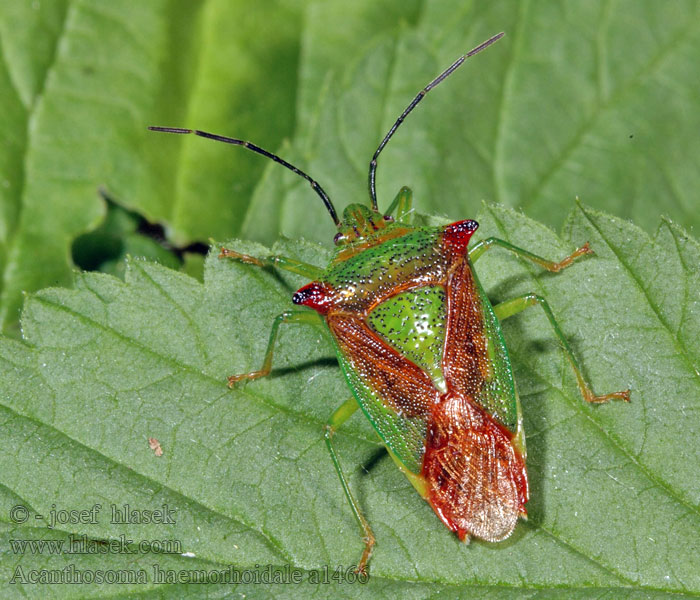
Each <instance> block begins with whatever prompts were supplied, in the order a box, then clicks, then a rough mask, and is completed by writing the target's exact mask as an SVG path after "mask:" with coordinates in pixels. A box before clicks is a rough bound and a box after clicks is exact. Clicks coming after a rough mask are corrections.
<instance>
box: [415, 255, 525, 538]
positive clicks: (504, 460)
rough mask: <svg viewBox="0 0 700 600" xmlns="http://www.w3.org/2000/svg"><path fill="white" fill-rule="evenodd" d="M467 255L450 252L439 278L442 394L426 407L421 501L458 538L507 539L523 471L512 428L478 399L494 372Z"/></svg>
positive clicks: (519, 505) (521, 506) (519, 510)
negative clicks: (443, 312)
mask: <svg viewBox="0 0 700 600" xmlns="http://www.w3.org/2000/svg"><path fill="white" fill-rule="evenodd" d="M477 285H478V284H477V282H476V281H475V279H474V277H473V274H472V271H471V267H470V265H469V262H468V261H467V260H466V258H465V257H464V255H463V256H461V257H458V256H455V257H454V263H453V265H451V267H450V275H449V276H448V281H447V284H446V293H447V332H446V338H445V349H444V357H443V373H444V375H445V381H446V384H447V390H448V392H447V394H445V395H443V396H441V397H440V400H439V402H438V403H437V404H435V405H434V406H433V408H432V416H431V419H430V427H429V430H428V437H427V440H426V452H425V458H424V461H423V470H422V473H421V474H422V475H423V477H424V478H425V479H426V481H427V482H428V484H429V486H430V492H429V495H428V501H429V502H430V504H431V505H432V506H433V508H434V509H435V512H436V513H437V514H438V516H439V517H440V518H441V519H442V521H443V522H444V523H445V525H447V527H449V528H450V529H452V530H453V531H454V532H456V533H457V534H458V535H459V537H460V538H461V539H464V538H465V537H466V536H467V535H473V536H476V537H478V538H481V539H484V540H487V541H491V542H496V541H500V540H503V539H505V538H507V537H508V536H509V535H510V534H511V533H512V531H513V529H514V528H515V524H516V522H517V520H518V516H519V515H520V514H523V513H524V512H525V503H526V502H527V496H528V491H527V474H526V472H525V463H524V460H523V458H522V457H521V456H520V453H519V452H518V450H517V449H516V448H515V447H514V446H513V443H512V440H513V437H514V435H515V433H516V432H515V431H509V430H508V429H507V428H506V427H505V426H504V425H502V424H501V423H499V422H497V421H496V419H495V418H494V417H493V416H492V415H491V414H490V413H488V412H487V411H486V410H485V409H484V408H483V407H482V406H481V404H480V403H479V401H478V400H477V399H480V398H482V397H483V394H484V389H485V388H486V387H487V386H489V385H490V383H489V382H490V381H491V380H492V379H493V373H492V368H493V365H492V359H491V357H490V353H489V348H488V346H489V343H493V342H492V340H491V339H490V338H489V336H488V334H487V333H486V331H485V328H484V316H483V315H484V306H483V303H482V299H481V294H480V293H479V289H478V287H477Z"/></svg>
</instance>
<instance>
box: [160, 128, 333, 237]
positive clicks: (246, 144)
mask: <svg viewBox="0 0 700 600" xmlns="http://www.w3.org/2000/svg"><path fill="white" fill-rule="evenodd" d="M149 129H150V130H151V131H160V132H163V133H193V134H194V135H198V136H200V137H203V138H208V139H210V140H215V141H217V142H224V143H225V144H234V145H236V146H243V147H244V148H248V150H252V151H253V152H257V153H258V154H262V155H263V156H266V157H267V158H271V159H272V160H274V161H275V162H276V163H279V164H281V165H282V166H283V167H287V168H288V169H289V170H290V171H292V172H294V173H296V174H297V175H299V176H301V177H303V178H304V179H306V181H308V182H309V183H310V184H311V187H312V188H313V190H314V192H316V193H317V194H318V195H319V196H321V200H323V204H324V205H325V207H326V210H328V212H329V213H330V215H331V219H333V222H334V223H335V225H336V227H340V220H339V219H338V214H337V213H336V212H335V207H334V206H333V203H332V202H331V199H330V198H329V197H328V194H326V192H325V191H324V189H323V188H322V187H321V186H320V185H319V184H318V182H316V180H314V179H312V178H311V177H309V176H308V175H307V174H306V173H304V171H302V170H301V169H297V168H296V167H295V166H294V165H292V164H290V163H288V162H287V161H286V160H284V159H283V158H280V157H279V156H277V155H276V154H273V153H272V152H268V151H267V150H265V149H264V148H261V147H260V146H256V145H255V144H252V143H250V142H246V141H245V140H238V139H236V138H230V137H225V136H223V135H216V134H215V133H207V132H206V131H200V130H199V129H181V128H179V127H149Z"/></svg>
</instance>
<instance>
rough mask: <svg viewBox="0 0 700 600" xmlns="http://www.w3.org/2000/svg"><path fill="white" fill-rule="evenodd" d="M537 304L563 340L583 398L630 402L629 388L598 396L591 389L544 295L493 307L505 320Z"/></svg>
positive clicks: (587, 400)
mask: <svg viewBox="0 0 700 600" xmlns="http://www.w3.org/2000/svg"><path fill="white" fill-rule="evenodd" d="M535 304H539V305H540V306H541V307H542V310H544V314H545V315H547V318H548V319H549V323H550V324H551V325H552V328H553V329H554V333H555V334H556V335H557V337H558V338H559V341H560V342H561V345H562V346H563V348H564V353H565V354H566V357H567V358H568V359H569V362H570V363H571V367H572V368H573V370H574V373H575V374H576V380H577V381H578V387H579V389H580V390H581V395H582V396H583V399H584V400H585V401H586V402H593V403H597V404H600V403H602V402H607V401H608V400H624V401H625V402H629V401H630V391H629V390H625V391H624V392H613V393H612V394H604V395H602V396H596V395H595V394H594V393H593V391H592V390H591V386H590V385H588V382H587V381H586V378H585V377H584V376H583V373H582V372H581V366H580V365H579V363H578V360H577V359H576V356H575V355H574V353H573V350H571V346H569V342H567V341H566V337H564V333H563V332H562V330H561V328H560V327H559V323H557V320H556V319H555V318H554V314H553V313H552V309H551V308H550V306H549V303H548V302H547V301H546V300H545V299H544V298H542V296H538V295H537V294H525V295H523V296H518V297H517V298H513V299H512V300H506V301H505V302H501V304H497V305H496V306H494V307H493V311H494V313H495V314H496V317H497V318H498V319H499V320H503V319H507V318H508V317H511V316H513V315H515V314H517V313H519V312H521V311H523V310H525V309H526V308H527V307H528V306H534V305H535Z"/></svg>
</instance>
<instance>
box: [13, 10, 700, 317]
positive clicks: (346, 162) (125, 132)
mask: <svg viewBox="0 0 700 600" xmlns="http://www.w3.org/2000/svg"><path fill="white" fill-rule="evenodd" d="M699 16H700V5H699V4H698V2H696V1H686V2H684V1H680V0H677V1H674V2H672V3H662V2H657V1H646V2H645V1H641V0H628V1H620V2H525V1H523V2H513V1H500V2H488V3H487V2H480V3H477V2H467V1H464V0H450V1H446V0H440V1H434V2H428V1H425V2H417V1H411V0H400V1H399V0H355V1H354V2H346V1H336V0H333V1H321V2H295V1H292V0H276V1H268V2H264V3H251V2H243V1H234V0H210V1H208V2H203V1H202V2H198V1H193V0H149V1H148V2H132V1H128V0H113V1H110V2H98V1H96V0H92V1H78V0H52V1H50V2H48V1H41V2H40V1H35V2H29V1H22V0H8V1H5V2H3V3H2V4H1V5H0V52H1V53H2V61H0V136H2V142H1V143H0V272H1V273H2V289H1V295H0V321H1V323H2V326H3V327H4V328H5V329H6V330H10V331H12V330H13V329H14V328H15V327H16V323H17V318H18V315H19V308H20V305H21V302H22V292H23V291H32V290H36V289H39V288H42V287H45V286H49V285H69V284H70V283H71V279H72V270H73V268H74V260H75V261H78V263H79V264H80V265H82V266H84V267H89V268H98V269H105V270H111V271H113V272H114V271H119V259H120V258H121V257H123V256H124V255H125V254H126V253H131V254H137V255H146V256H151V257H153V258H156V259H158V260H160V261H161V262H164V263H165V264H169V265H171V266H178V265H180V264H181V263H182V262H183V261H184V263H185V268H186V269H187V270H190V272H196V271H197V264H198V258H197V257H196V256H193V255H192V254H191V253H188V252H184V253H183V252H180V251H178V248H186V247H187V246H188V245H190V244H192V243H193V242H196V241H204V242H207V240H208V239H210V238H215V239H222V240H223V239H228V238H231V237H233V236H238V237H242V238H246V239H254V240H257V241H261V242H264V243H268V244H269V243H271V242H272V241H274V240H275V239H276V238H277V237H278V236H279V235H280V234H284V235H287V236H292V237H298V236H304V237H306V238H308V239H312V240H319V241H326V242H328V243H330V237H331V236H332V234H333V228H332V223H331V221H330V219H329V218H328V216H327V214H326V213H325V211H324V210H323V207H322V205H321V203H320V201H319V199H318V197H317V196H316V195H315V194H314V193H313V192H312V191H311V190H310V189H309V188H308V185H307V184H306V182H304V181H302V180H301V179H299V178H297V177H295V176H294V175H293V174H291V173H288V172H286V171H285V170H284V169H283V168H281V167H279V166H278V165H275V164H273V163H271V162H270V161H266V160H265V159H263V158H261V157H259V156H256V155H253V154H252V153H249V152H246V151H244V150H242V149H239V148H233V147H229V146H226V145H223V144H216V143H214V142H210V141H207V140H202V139H196V138H193V137H192V138H191V139H190V137H188V138H185V137H176V136H166V135H163V134H155V133H150V132H148V131H147V126H148V125H166V126H179V127H192V128H199V129H204V130H209V131H213V132H216V133H219V134H222V135H229V136H235V137H242V138H244V139H248V140H251V141H254V142H256V143H257V144H259V145H261V146H263V147H265V148H267V149H269V150H272V151H276V152H279V153H280V154H281V155H282V156H284V157H285V158H286V159H287V160H289V161H290V162H293V163H294V164H297V165H298V166H299V167H300V168H302V169H304V170H305V171H307V172H308V173H310V174H311V175H312V176H313V177H315V178H316V179H317V180H318V181H319V182H320V183H321V184H322V185H323V186H324V188H325V189H326V190H327V192H328V193H329V195H330V196H331V198H333V199H334V201H335V203H336V205H337V207H338V208H339V210H342V207H343V206H344V205H345V204H347V203H349V202H356V201H364V200H366V198H367V192H366V187H367V180H366V178H367V166H368V162H369V159H370V158H371V155H372V153H373V151H374V149H375V148H376V146H377V144H378V142H379V140H380V139H381V137H382V136H383V135H384V133H385V132H386V130H387V129H388V128H389V127H390V126H391V124H392V123H393V121H394V119H395V118H396V117H397V116H398V115H399V114H400V112H401V111H402V110H403V109H404V107H405V106H406V105H407V104H408V102H409V101H410V100H411V99H412V98H413V96H414V95H415V93H416V92H417V91H418V90H419V89H421V88H422V87H423V86H424V85H425V84H426V83H427V82H428V81H430V79H431V78H433V77H434V76H435V75H437V74H438V73H439V72H440V71H441V70H442V69H444V68H445V67H446V66H447V65H449V64H450V63H451V62H452V61H453V60H454V59H455V58H456V57H458V56H459V55H460V54H462V53H464V52H465V51H467V50H469V49H470V48H472V47H473V46H475V45H477V44H478V43H480V42H481V41H483V40H484V39H486V38H488V37H489V36H491V35H493V34H495V33H497V32H499V31H505V32H506V37H505V38H504V39H503V40H501V41H500V42H499V43H498V44H496V45H495V46H493V47H491V48H489V49H488V50H487V51H485V52H484V53H482V54H480V55H479V56H477V57H475V58H474V59H471V60H470V61H468V63H467V64H465V65H464V66H463V67H462V68H461V69H460V70H459V71H457V73H456V74H455V75H453V76H452V77H451V78H450V79H449V80H447V81H446V82H445V83H444V84H442V85H441V86H439V87H438V88H437V89H436V90H435V91H434V92H432V93H431V94H430V95H429V96H428V98H427V99H426V100H425V101H424V102H422V103H421V105H420V107H419V108H418V109H417V110H416V111H415V112H414V113H413V114H411V116H410V118H409V119H408V120H407V122H406V124H405V125H404V126H403V127H402V128H401V130H400V131H399V133H398V134H397V135H396V136H395V138H394V140H393V141H392V142H391V143H390V145H389V146H388V148H387V150H386V151H385V153H384V154H383V155H382V157H381V161H380V165H379V170H378V195H379V202H380V208H381V207H386V206H387V205H388V203H389V202H390V201H391V199H392V198H393V196H394V194H395V193H396V191H397V190H398V188H399V187H400V186H401V185H409V186H411V187H412V188H413V189H414V192H415V204H416V207H417V208H418V209H419V210H421V211H428V212H436V213H441V214H445V215H448V216H450V217H453V218H455V219H457V218H464V217H468V216H473V215H474V214H475V213H476V211H477V209H478V206H479V205H480V203H481V201H483V200H486V201H489V202H500V203H503V204H506V205H509V206H513V207H517V208H520V209H522V210H523V211H524V212H525V213H526V214H527V215H528V216H531V217H533V218H535V219H538V220H541V221H543V222H544V223H546V224H548V225H550V226H552V227H555V228H558V227H559V226H560V225H561V224H562V222H563V221H564V219H565V218H566V215H567V214H568V213H569V211H570V210H571V208H572V206H573V202H574V199H575V197H577V196H578V197H580V198H581V199H582V200H583V201H584V202H585V203H586V204H588V205H591V206H595V207H598V208H601V209H604V210H606V211H608V212H611V213H614V214H617V215H620V216H623V217H627V218H629V219H631V220H632V221H634V222H635V223H637V224H638V225H640V226H641V227H643V228H644V229H646V230H648V231H650V232H651V231H653V230H654V229H655V228H656V226H657V223H658V221H659V217H660V216H661V215H667V216H669V217H670V218H671V219H673V220H674V221H675V222H677V223H679V224H680V225H682V226H684V227H686V228H688V229H689V230H690V231H691V232H693V228H694V227H695V226H696V225H697V224H698V222H700V210H698V208H699V205H698V200H697V190H698V189H700V170H699V169H698V166H697V157H698V156H700V136H698V131H700V110H698V109H699V107H700V77H698V67H697V58H698V56H700V19H699V18H698V17H699ZM106 198H109V199H110V200H109V202H108V201H107V200H106ZM146 222H148V223H151V224H160V225H162V226H163V232H162V236H161V238H162V239H159V240H155V241H154V240H153V239H152V237H151V236H147V235H143V233H142V232H143V230H144V224H145V223H146ZM145 229H149V228H148V227H146V228H145ZM150 230H152V228H150V229H149V231H150ZM90 231H93V233H92V234H91V235H90V236H88V237H84V234H86V233H87V232H90ZM81 236H83V237H81ZM76 239H78V242H77V243H76Z"/></svg>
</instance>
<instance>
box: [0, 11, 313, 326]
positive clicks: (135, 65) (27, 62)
mask: <svg viewBox="0 0 700 600" xmlns="http://www.w3.org/2000/svg"><path fill="white" fill-rule="evenodd" d="M299 29H300V14H299V7H298V6H297V5H296V4H295V3H293V2H286V1H285V0H280V1H279V2H274V3H273V4H269V3H268V4H266V5H265V6H262V5H260V6H257V5H255V6H252V5H251V4H250V3H249V2H229V1H228V0H212V1H211V2H207V3H204V2H200V1H196V2H192V1H190V0H154V1H153V2H144V3H134V2H128V1H124V0H117V1H115V2H107V3H105V2H94V1H90V0H86V1H82V0H64V1H57V2H44V3H37V2H17V1H9V2H3V3H2V6H0V40H1V41H2V43H1V44H0V58H1V59H2V60H0V108H1V110H0V124H1V125H2V127H0V131H1V132H2V133H0V136H1V138H0V139H1V140H2V144H1V145H0V176H1V177H0V183H1V185H0V209H1V210H0V269H1V270H2V281H3V285H2V290H1V291H2V299H1V301H0V322H1V323H2V324H3V325H7V324H12V323H13V322H16V319H17V316H18V312H17V311H18V309H19V305H20V303H21V292H22V291H23V290H34V289H37V288H40V287H44V286H46V285H55V284H56V283H61V284H65V283H68V282H69V281H70V280H71V266H72V263H71V255H70V248H71V242H72V241H73V239H74V238H75V237H76V236H77V235H79V234H80V233H82V232H84V231H85V230H87V229H89V228H93V227H95V226H96V225H97V223H98V222H99V220H100V219H102V218H103V217H104V213H105V209H104V203H103V202H101V201H100V198H99V195H98V189H99V188H100V187H103V188H106V189H107V191H108V192H109V195H110V196H111V197H113V198H115V199H116V200H118V201H119V202H120V203H122V204H123V205H125V206H127V207H130V208H134V209H137V210H138V211H139V212H140V213H141V214H143V215H145V216H146V217H147V218H148V219H149V220H151V221H159V222H162V223H164V224H165V225H166V226H167V227H168V231H169V234H170V236H171V238H172V239H173V240H174V241H175V242H176V243H185V242H187V241H190V240H192V239H207V237H208V236H210V235H214V236H219V237H225V236H230V235H232V233H234V232H236V231H237V229H238V225H237V223H238V222H239V220H240V217H239V212H240V211H241V210H243V209H244V208H245V206H246V204H247V199H248V198H249V196H250V193H251V190H252V189H253V187H254V185H255V183H256V181H257V179H258V177H259V175H260V173H261V172H262V170H263V164H262V163H260V162H258V161H253V160H251V157H250V156H243V157H241V160H240V161H237V162H236V163H235V164H234V165H232V164H231V161H230V154H229V153H228V152H224V150H227V149H226V148H224V147H223V146H222V147H219V146H217V145H213V146H212V147H210V146H206V147H201V146H197V147H196V148H195V147H191V146H190V145H189V144H184V145H182V146H180V145H177V144H168V143H167V142H165V139H164V137H163V136H157V135H156V134H153V133H149V132H148V131H147V129H146V128H147V127H148V126H149V125H183V124H186V123H192V124H196V125H197V126H199V127H201V128H211V129H214V130H222V129H224V130H228V129H229V128H233V129H235V130H237V131H241V132H245V134H246V135H250V136H252V137H254V138H256V139H258V140H259V141H260V143H263V144H266V145H270V146H272V147H275V146H276V145H278V144H279V143H280V142H281V140H282V139H283V138H284V136H285V135H289V134H290V133H291V126H292V121H293V108H294V97H295V93H296V88H295V86H296V70H297V60H298V47H299ZM261 31H264V32H265V34H266V35H265V36H261ZM261 73H264V74H265V75H266V77H265V78H262V77H260V74H261ZM271 81H275V82H276V83H278V84H279V86H280V87H279V89H277V90H276V92H275V93H273V94H270V93H269V87H270V82H271ZM261 86H262V88H261ZM234 92H235V93H234ZM251 94H252V97H251ZM203 165H207V168H206V169H203V168H202V166H203ZM234 183H235V188H234V191H235V194H234V196H233V200H232V197H231V189H232V186H233V185H234ZM202 197H205V198H207V201H206V207H205V208H206V210H203V204H202ZM217 198H218V202H217V200H216V199H217ZM232 202H233V205H234V210H232V209H231V204H232Z"/></svg>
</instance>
